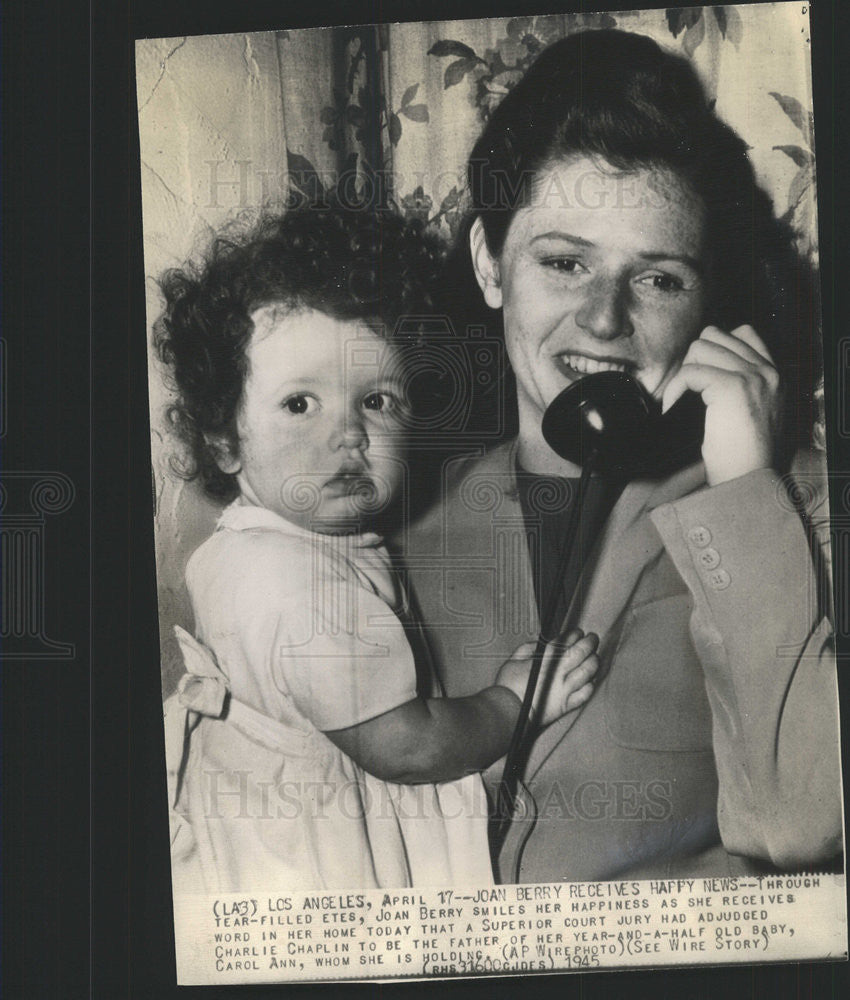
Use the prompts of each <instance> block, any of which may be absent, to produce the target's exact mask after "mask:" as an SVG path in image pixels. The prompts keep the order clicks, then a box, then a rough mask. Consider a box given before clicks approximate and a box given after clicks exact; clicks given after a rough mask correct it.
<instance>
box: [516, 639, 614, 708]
mask: <svg viewBox="0 0 850 1000" xmlns="http://www.w3.org/2000/svg"><path fill="white" fill-rule="evenodd" d="M598 645H599V637H598V636H597V635H595V634H594V633H593V632H588V633H587V635H584V634H583V633H582V631H581V629H574V630H573V631H572V632H570V633H569V635H567V636H566V637H564V638H563V639H558V640H556V641H554V642H550V643H549V645H548V646H547V647H546V650H545V652H544V653H543V665H542V667H541V669H540V681H539V683H538V685H537V690H536V691H535V694H534V703H533V705H532V711H533V712H534V714H535V716H536V719H537V722H538V724H539V725H541V726H548V725H549V723H550V722H554V721H555V720H556V719H559V718H560V717H561V716H562V715H564V714H565V713H566V712H571V711H572V710H573V709H575V708H580V707H581V706H582V705H583V704H584V703H585V702H586V701H587V700H588V698H590V696H591V694H593V683H592V680H593V677H594V675H595V674H596V671H597V670H598V669H599V660H598V658H597V656H596V647H597V646H598ZM534 648H535V644H534V643H533V642H531V643H526V644H525V645H524V646H520V647H519V649H517V650H515V651H514V653H513V655H512V656H511V658H510V659H509V660H507V661H506V662H505V663H503V664H502V667H501V668H500V670H499V674H498V676H497V677H496V684H498V685H500V686H502V687H506V688H509V689H510V690H511V691H513V692H514V694H515V695H516V696H517V697H518V698H519V700H520V701H522V699H523V697H524V695H525V686H526V684H527V682H528V675H529V673H530V672H531V666H532V656H533V654H534Z"/></svg>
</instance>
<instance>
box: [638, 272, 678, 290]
mask: <svg viewBox="0 0 850 1000" xmlns="http://www.w3.org/2000/svg"><path fill="white" fill-rule="evenodd" d="M640 281H641V282H642V283H643V284H646V285H649V286H650V287H651V288H655V289H657V290H658V291H659V292H681V291H682V289H683V288H684V287H685V286H684V284H683V283H682V281H681V280H680V279H679V278H676V277H674V276H673V275H672V274H648V275H647V276H646V277H644V278H641V279H640Z"/></svg>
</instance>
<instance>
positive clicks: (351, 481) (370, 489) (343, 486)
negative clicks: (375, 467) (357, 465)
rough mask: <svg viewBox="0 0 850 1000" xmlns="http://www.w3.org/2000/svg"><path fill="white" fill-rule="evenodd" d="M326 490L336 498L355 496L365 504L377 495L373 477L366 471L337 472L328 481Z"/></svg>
mask: <svg viewBox="0 0 850 1000" xmlns="http://www.w3.org/2000/svg"><path fill="white" fill-rule="evenodd" d="M324 488H325V489H326V490H327V491H328V492H330V493H331V494H332V495H334V496H337V497H344V496H354V497H357V498H358V499H359V500H361V501H362V502H364V503H368V502H369V501H370V500H371V499H372V498H374V497H375V495H376V493H377V491H376V488H375V484H374V482H372V478H371V476H369V475H368V474H367V472H366V471H365V470H364V469H358V470H356V471H354V470H351V471H348V470H343V471H341V472H337V473H336V475H333V476H331V478H330V479H328V481H327V482H326V483H325V484H324Z"/></svg>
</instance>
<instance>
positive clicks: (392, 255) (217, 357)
mask: <svg viewBox="0 0 850 1000" xmlns="http://www.w3.org/2000/svg"><path fill="white" fill-rule="evenodd" d="M444 257H445V253H444V248H443V245H442V244H441V242H440V241H439V239H438V238H437V237H436V236H434V235H433V234H430V233H425V232H424V230H423V226H422V224H421V223H420V222H418V221H415V220H414V221H405V220H404V219H403V218H401V217H400V216H399V215H398V214H396V213H395V212H392V211H389V210H381V211H373V210H366V209H359V208H356V207H348V206H343V205H341V204H339V203H333V204H330V205H328V204H323V205H300V206H298V207H294V208H291V209H290V210H289V211H287V212H286V213H284V214H281V215H265V216H263V217H262V218H261V219H260V220H259V221H258V222H257V223H256V224H255V225H253V226H252V227H251V228H250V229H249V230H248V231H246V232H243V233H241V234H238V233H237V234H234V233H233V232H232V231H231V230H229V229H228V230H226V231H225V232H223V233H222V234H220V235H219V236H218V237H216V239H215V240H214V242H213V244H212V246H211V248H210V250H209V252H208V254H207V255H206V258H205V259H203V260H202V261H201V262H200V263H198V264H188V265H186V266H185V267H184V268H181V269H173V270H169V271H167V272H166V273H165V274H164V275H163V276H162V278H161V279H160V287H161V289H162V293H163V295H164V297H165V311H164V313H163V314H162V316H161V317H160V318H159V320H158V321H157V322H156V324H155V326H154V345H155V347H156V350H157V353H158V356H159V358H160V360H161V361H163V362H164V363H165V364H166V365H167V366H168V368H169V370H170V373H171V376H172V382H173V387H174V388H175V389H176V392H177V400H176V402H175V403H174V404H173V405H171V406H170V407H169V410H168V419H169V421H170V423H171V426H172V427H173V429H174V430H175V432H176V433H177V435H178V437H179V438H180V439H181V440H182V442H183V443H184V444H185V445H186V448H187V450H188V453H189V458H188V461H181V462H179V463H175V464H174V468H175V471H177V473H178V474H179V475H180V476H181V477H182V478H185V479H195V478H198V479H200V481H201V483H202V485H203V488H204V491H205V492H206V494H207V495H208V496H210V497H212V498H213V499H215V500H219V501H228V500H231V499H233V498H234V497H235V496H236V495H237V493H238V487H237V485H236V477H235V476H234V475H229V474H227V473H225V472H222V470H221V469H220V468H219V466H218V464H217V462H216V448H215V446H214V445H213V444H211V442H212V441H214V440H216V439H217V440H222V439H224V440H230V441H231V442H232V443H233V444H234V445H235V444H236V443H237V438H236V414H237V409H238V406H239V402H240V399H241V397H242V390H243V386H244V382H245V376H246V374H247V360H246V355H245V352H246V349H247V346H248V343H249V340H250V337H251V334H252V332H253V324H252V322H251V319H250V316H251V314H252V313H253V312H254V310H256V309H258V308H260V307H261V306H264V305H270V304H272V303H280V304H282V305H284V306H285V307H289V308H308V309H316V310H318V311H319V312H323V313H325V314H327V315H329V316H332V317H334V318H335V319H342V320H348V319H371V320H375V319H377V320H380V321H381V322H382V324H383V326H384V329H385V331H386V336H387V338H388V339H390V340H397V339H399V338H400V337H401V336H402V335H400V334H398V333H397V330H398V329H399V327H400V326H404V324H398V321H399V320H400V319H401V318H402V317H406V316H416V315H422V314H427V313H430V312H432V311H433V300H432V289H433V288H434V287H435V285H436V282H437V279H438V276H439V273H440V269H441V266H442V264H443V262H444Z"/></svg>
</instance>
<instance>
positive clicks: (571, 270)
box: [543, 257, 584, 274]
mask: <svg viewBox="0 0 850 1000" xmlns="http://www.w3.org/2000/svg"><path fill="white" fill-rule="evenodd" d="M543 264H544V266H545V267H549V268H551V269H552V270H553V271H561V272H563V273H564V274H578V273H579V272H580V271H583V270H584V267H583V265H582V264H581V263H580V262H579V261H577V260H575V259H574V258H572V257H547V258H546V260H544V261H543Z"/></svg>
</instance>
